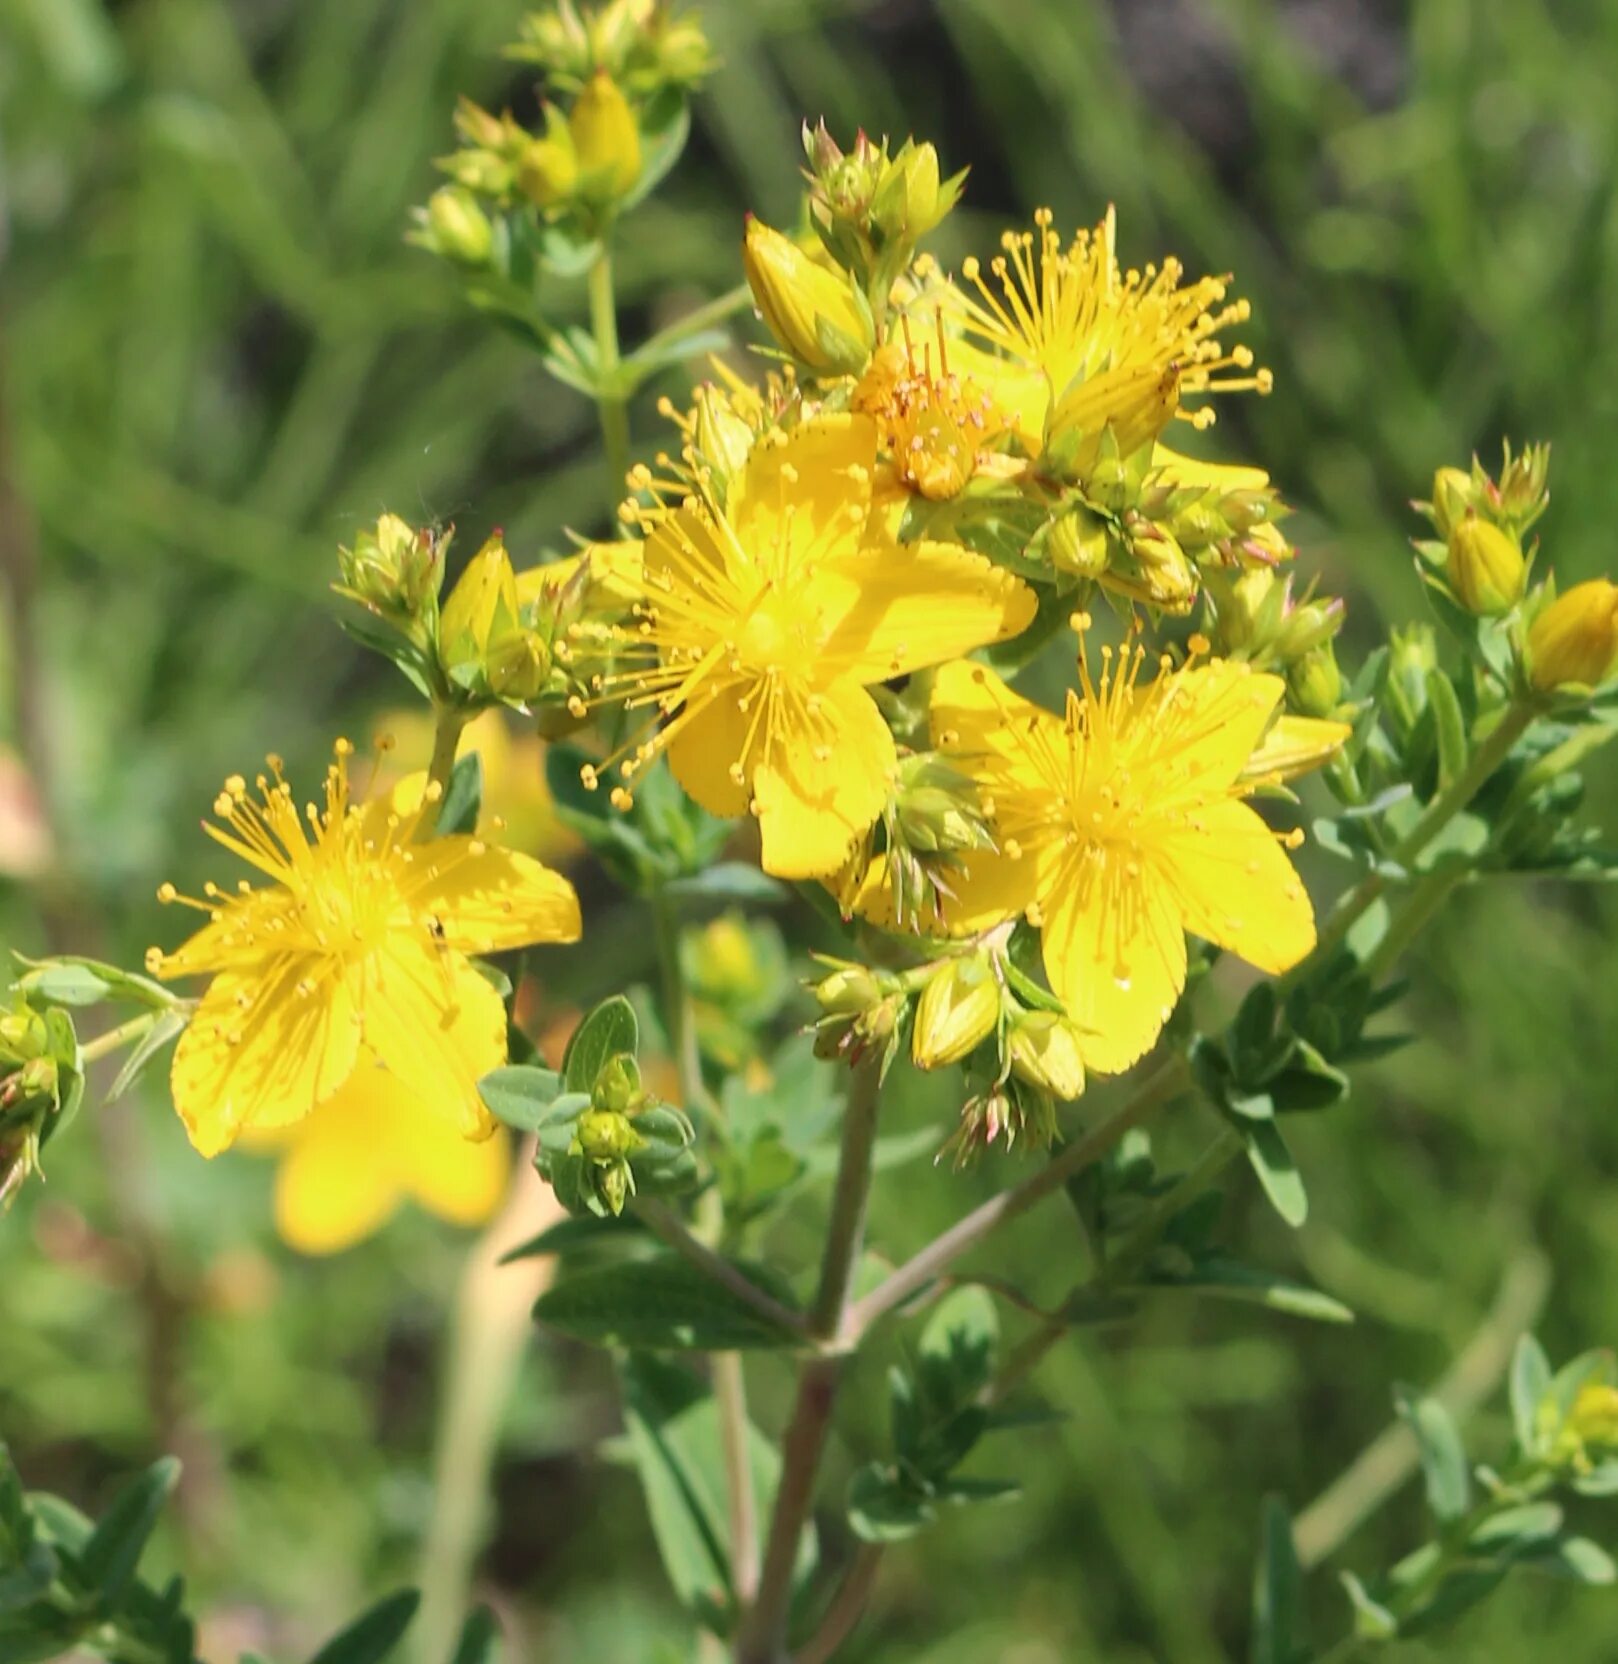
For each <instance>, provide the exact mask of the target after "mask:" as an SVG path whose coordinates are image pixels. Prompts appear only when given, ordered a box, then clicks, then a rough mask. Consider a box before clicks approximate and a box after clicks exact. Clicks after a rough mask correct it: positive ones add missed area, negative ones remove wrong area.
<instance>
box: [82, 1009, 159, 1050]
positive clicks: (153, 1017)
mask: <svg viewBox="0 0 1618 1664" xmlns="http://www.w3.org/2000/svg"><path fill="white" fill-rule="evenodd" d="M157 1017H158V1013H157V1012H155V1011H142V1012H141V1013H140V1015H139V1016H136V1017H131V1018H130V1019H129V1021H128V1022H127V1023H120V1024H119V1025H118V1026H117V1028H110V1029H108V1030H107V1032H106V1033H105V1034H98V1035H97V1036H96V1037H95V1039H94V1040H86V1041H85V1042H84V1044H83V1045H82V1046H80V1047H79V1061H80V1062H82V1063H94V1062H95V1060H96V1059H97V1058H98V1057H106V1056H107V1055H108V1054H109V1053H111V1052H116V1051H121V1050H122V1049H123V1048H124V1047H125V1046H127V1045H128V1044H129V1042H130V1041H131V1040H138V1039H140V1037H141V1036H142V1035H143V1034H144V1033H145V1032H146V1031H147V1029H149V1028H150V1027H151V1026H152V1024H153V1023H155V1022H156V1021H157Z"/></svg>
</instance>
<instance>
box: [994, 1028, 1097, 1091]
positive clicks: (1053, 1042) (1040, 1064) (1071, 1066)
mask: <svg viewBox="0 0 1618 1664" xmlns="http://www.w3.org/2000/svg"><path fill="white" fill-rule="evenodd" d="M1009 1050H1010V1054H1011V1070H1012V1073H1013V1074H1014V1075H1016V1076H1017V1077H1018V1078H1019V1079H1020V1080H1025V1081H1027V1082H1028V1084H1029V1085H1030V1086H1037V1087H1040V1088H1041V1089H1043V1090H1044V1091H1046V1092H1049V1093H1051V1094H1052V1095H1053V1096H1055V1097H1057V1098H1060V1099H1062V1100H1063V1101H1064V1102H1069V1101H1071V1100H1072V1099H1074V1098H1077V1097H1078V1096H1079V1095H1080V1094H1081V1093H1082V1092H1083V1091H1084V1056H1083V1053H1082V1051H1081V1050H1080V1046H1079V1030H1078V1027H1077V1025H1076V1024H1074V1023H1072V1022H1070V1021H1069V1020H1068V1019H1067V1018H1066V1017H1062V1016H1059V1015H1058V1014H1057V1013H1056V1012H1054V1011H1029V1012H1026V1013H1025V1014H1024V1015H1023V1016H1021V1017H1019V1018H1018V1019H1017V1021H1016V1023H1015V1024H1014V1025H1013V1027H1012V1030H1011V1040H1010V1045H1009Z"/></svg>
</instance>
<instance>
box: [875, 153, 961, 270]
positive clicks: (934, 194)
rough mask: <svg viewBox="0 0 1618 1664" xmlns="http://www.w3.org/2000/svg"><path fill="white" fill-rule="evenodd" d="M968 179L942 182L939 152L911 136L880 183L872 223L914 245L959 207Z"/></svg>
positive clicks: (893, 238)
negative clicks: (964, 185)
mask: <svg viewBox="0 0 1618 1664" xmlns="http://www.w3.org/2000/svg"><path fill="white" fill-rule="evenodd" d="M964 178H965V176H964V175H957V176H956V177H955V178H954V179H950V180H946V181H940V179H939V175H938V152H937V151H936V150H935V149H934V148H933V147H932V146H931V145H930V144H917V143H916V142H915V141H914V140H913V139H907V140H906V141H905V143H904V146H903V148H901V150H900V151H899V154H898V155H897V156H895V157H894V158H893V160H892V161H891V162H890V163H889V164H888V167H887V170H886V172H885V173H884V174H883V176H882V178H881V181H880V182H879V184H878V185H877V189H876V196H875V198H874V199H873V201H872V203H871V220H872V223H873V224H874V225H875V226H876V228H877V229H878V230H880V231H881V232H882V233H883V235H884V236H885V237H887V238H889V239H892V240H893V241H896V242H899V241H902V242H904V243H906V244H909V245H914V244H915V243H917V242H918V241H920V239H921V238H923V237H925V236H926V235H927V234H928V232H930V231H932V230H934V229H935V228H936V227H937V226H938V224H939V222H940V221H941V220H942V219H943V218H944V216H945V215H946V214H948V213H949V211H950V210H951V209H952V208H953V207H954V206H955V204H956V202H957V201H958V200H959V198H960V194H961V186H962V183H963V182H964Z"/></svg>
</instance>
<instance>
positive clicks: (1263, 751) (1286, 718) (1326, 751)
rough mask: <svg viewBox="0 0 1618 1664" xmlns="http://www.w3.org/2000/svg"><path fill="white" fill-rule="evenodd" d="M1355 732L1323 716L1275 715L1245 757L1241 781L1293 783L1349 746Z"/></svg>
mask: <svg viewBox="0 0 1618 1664" xmlns="http://www.w3.org/2000/svg"><path fill="white" fill-rule="evenodd" d="M1353 732H1354V730H1353V729H1352V728H1351V727H1349V725H1348V724H1347V723H1346V722H1330V721H1327V720H1326V719H1324V718H1322V717H1312V716H1291V715H1283V716H1278V717H1277V718H1276V719H1275V721H1274V722H1272V723H1271V724H1270V728H1269V732H1268V733H1266V734H1265V736H1264V738H1263V739H1262V740H1261V741H1260V742H1259V747H1258V750H1256V751H1255V752H1254V753H1253V754H1252V756H1251V757H1249V758H1248V760H1247V763H1246V766H1245V767H1244V768H1243V769H1242V773H1241V778H1242V779H1243V780H1251V781H1255V782H1258V781H1276V780H1292V779H1294V778H1296V777H1297V776H1298V775H1300V774H1307V773H1308V772H1309V770H1310V769H1313V768H1319V767H1320V765H1321V764H1322V763H1325V762H1329V761H1330V760H1331V759H1332V758H1333V757H1335V756H1336V755H1337V753H1338V752H1339V751H1341V750H1342V748H1343V747H1344V746H1345V745H1347V744H1348V741H1349V737H1350V736H1351V735H1352V734H1353Z"/></svg>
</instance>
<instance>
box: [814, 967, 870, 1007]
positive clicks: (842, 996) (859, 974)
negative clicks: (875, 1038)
mask: <svg viewBox="0 0 1618 1664" xmlns="http://www.w3.org/2000/svg"><path fill="white" fill-rule="evenodd" d="M814 993H815V999H816V1001H817V1002H818V1003H819V1005H820V1009H821V1010H822V1011H824V1012H826V1013H827V1014H828V1015H829V1016H834V1017H852V1016H856V1015H858V1014H859V1013H860V1012H862V1011H868V1010H869V1009H870V1008H871V1007H872V1006H874V1005H875V1004H876V1003H877V1002H878V1001H879V1000H881V999H882V998H883V997H884V995H885V993H886V990H885V989H884V987H883V985H882V982H881V980H880V979H879V978H878V977H877V975H876V973H875V972H874V971H869V970H867V969H866V968H865V966H863V965H845V966H842V967H840V968H839V969H838V970H835V971H833V972H832V973H831V975H830V976H827V977H822V978H821V980H820V981H819V982H817V983H816V984H815V990H814Z"/></svg>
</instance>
